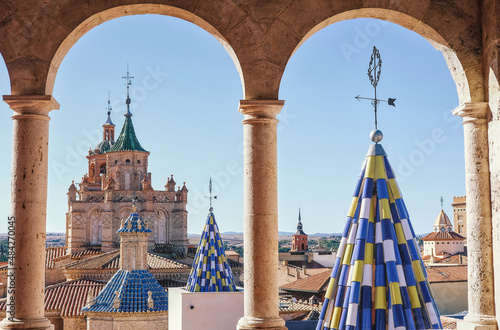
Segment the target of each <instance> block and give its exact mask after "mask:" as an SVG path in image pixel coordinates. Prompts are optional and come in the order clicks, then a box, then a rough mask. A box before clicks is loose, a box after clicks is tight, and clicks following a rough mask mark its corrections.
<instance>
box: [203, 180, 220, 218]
mask: <svg viewBox="0 0 500 330" xmlns="http://www.w3.org/2000/svg"><path fill="white" fill-rule="evenodd" d="M208 191H209V192H210V196H205V198H209V199H210V211H212V210H213V208H212V200H213V199H217V196H212V178H210V183H209V184H208Z"/></svg>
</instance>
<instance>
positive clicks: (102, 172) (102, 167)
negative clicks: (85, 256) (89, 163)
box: [99, 163, 106, 175]
mask: <svg viewBox="0 0 500 330" xmlns="http://www.w3.org/2000/svg"><path fill="white" fill-rule="evenodd" d="M99 174H101V175H106V163H104V164H102V165H101V167H100V168H99Z"/></svg>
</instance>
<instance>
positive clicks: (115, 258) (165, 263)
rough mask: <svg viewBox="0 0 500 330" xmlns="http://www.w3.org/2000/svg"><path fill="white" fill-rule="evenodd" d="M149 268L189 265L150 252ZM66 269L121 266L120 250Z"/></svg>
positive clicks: (74, 263)
mask: <svg viewBox="0 0 500 330" xmlns="http://www.w3.org/2000/svg"><path fill="white" fill-rule="evenodd" d="M147 259H148V267H149V269H187V268H189V267H188V266H186V265H184V264H182V263H180V262H177V261H175V260H171V259H168V258H165V257H161V256H159V255H156V254H153V253H148V258H147ZM64 268H66V269H118V268H120V250H115V251H111V252H107V253H103V254H100V255H97V256H95V257H89V258H85V259H83V260H80V261H76V262H73V263H71V264H68V265H66V266H64Z"/></svg>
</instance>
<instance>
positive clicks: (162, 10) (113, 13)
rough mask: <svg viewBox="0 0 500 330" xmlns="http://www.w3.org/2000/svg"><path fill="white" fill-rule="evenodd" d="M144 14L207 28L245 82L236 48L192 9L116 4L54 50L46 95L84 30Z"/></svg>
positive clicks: (77, 29) (96, 16)
mask: <svg viewBox="0 0 500 330" xmlns="http://www.w3.org/2000/svg"><path fill="white" fill-rule="evenodd" d="M145 14H159V15H166V16H172V17H177V18H181V19H184V20H186V21H188V22H191V23H193V24H195V25H197V26H198V27H200V28H202V29H204V30H205V31H207V32H209V33H210V34H211V35H213V36H214V37H215V38H216V39H217V40H218V41H219V42H220V43H221V44H222V46H223V47H224V48H225V49H226V51H227V52H228V53H229V55H230V57H231V59H232V60H233V62H234V64H235V66H236V68H237V70H238V72H239V74H240V79H241V82H242V84H243V76H242V71H241V69H240V64H239V61H238V58H237V56H236V54H235V52H234V50H233V49H232V47H231V46H230V45H229V43H228V42H227V41H226V39H225V38H224V37H223V36H222V34H221V33H220V32H219V31H218V30H217V29H216V28H215V27H214V26H212V25H211V24H210V23H208V22H207V21H205V20H204V19H202V18H201V17H199V16H197V15H195V14H193V13H191V12H189V11H186V10H183V9H180V8H175V7H172V6H168V5H158V4H131V5H123V6H116V7H112V8H108V9H104V10H102V11H100V12H97V13H95V14H93V15H91V16H89V17H88V18H87V19H85V20H84V21H83V22H81V23H80V24H79V25H78V26H76V27H75V28H74V29H73V30H72V31H71V32H70V33H69V34H68V35H67V36H66V37H65V38H64V40H63V41H62V42H61V43H60V45H59V46H58V48H57V51H56V52H55V54H54V56H53V57H52V58H51V61H50V66H49V68H48V72H47V77H46V82H45V86H44V92H45V94H47V95H50V94H52V89H53V86H54V82H55V78H56V75H57V71H58V69H59V66H60V64H61V62H62V60H63V59H64V57H65V55H66V54H67V52H68V51H69V50H70V49H71V47H72V46H73V45H74V44H75V43H76V42H77V41H78V40H79V39H80V38H81V37H82V36H83V35H84V34H85V33H87V32H88V31H90V30H91V29H93V28H94V27H96V26H98V25H100V24H102V23H105V22H107V21H109V20H112V19H114V18H118V17H123V16H128V15H145Z"/></svg>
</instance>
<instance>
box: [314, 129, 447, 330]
mask: <svg viewBox="0 0 500 330" xmlns="http://www.w3.org/2000/svg"><path fill="white" fill-rule="evenodd" d="M377 132H380V131H377ZM381 136H382V133H381V132H380V139H376V138H375V139H373V141H374V142H378V141H380V140H381V139H382V138H381ZM332 329H347V330H355V329H356V330H357V329H397V330H405V329H442V325H441V321H440V316H439V311H438V310H437V307H436V303H435V302H434V298H433V297H432V292H431V290H430V285H429V282H428V280H427V273H426V271H425V268H424V265H423V263H422V257H421V255H420V252H419V249H418V245H417V243H416V240H415V233H414V232H413V228H412V225H411V223H410V218H409V215H408V211H407V210H406V206H405V203H404V201H403V198H402V196H401V192H400V190H399V187H398V184H397V183H396V179H395V177H394V172H393V171H392V169H391V166H390V165H389V162H388V160H387V155H386V154H385V151H384V148H382V146H381V145H380V144H378V143H376V144H373V145H372V146H370V149H369V150H368V154H367V157H366V160H365V163H364V164H363V168H362V170H361V174H360V177H359V180H358V183H357V185H356V189H355V190H354V196H353V200H352V204H351V208H350V210H349V214H348V217H347V223H346V225H345V229H344V232H343V235H342V240H341V243H340V246H339V249H338V251H337V258H336V260H335V264H334V267H333V270H332V274H331V278H330V283H329V285H328V289H327V291H326V295H325V301H324V303H323V309H322V311H321V314H320V317H319V321H318V325H317V327H316V330H332Z"/></svg>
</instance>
